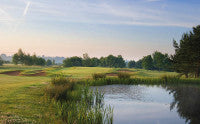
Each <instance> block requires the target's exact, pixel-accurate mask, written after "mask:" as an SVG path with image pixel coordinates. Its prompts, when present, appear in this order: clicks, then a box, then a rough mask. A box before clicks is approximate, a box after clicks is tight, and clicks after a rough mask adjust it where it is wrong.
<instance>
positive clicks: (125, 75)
mask: <svg viewBox="0 0 200 124" xmlns="http://www.w3.org/2000/svg"><path fill="white" fill-rule="evenodd" d="M117 76H118V78H119V79H130V77H131V75H130V74H129V73H127V72H119V73H118V74H117Z"/></svg>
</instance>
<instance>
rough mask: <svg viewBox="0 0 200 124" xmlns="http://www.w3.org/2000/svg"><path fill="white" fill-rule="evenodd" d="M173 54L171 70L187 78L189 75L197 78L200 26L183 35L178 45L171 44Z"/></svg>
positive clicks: (199, 55)
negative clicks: (173, 50)
mask: <svg viewBox="0 0 200 124" xmlns="http://www.w3.org/2000/svg"><path fill="white" fill-rule="evenodd" d="M173 46H174V48H175V54H174V55H173V56H172V61H173V68H174V70H175V71H176V72H179V73H182V74H184V75H185V76H186V77H189V74H192V75H194V76H195V77H196V78H198V77H199V75H200V74H199V73H200V25H198V26H196V27H193V30H192V31H190V32H188V33H184V34H183V35H182V38H181V40H180V43H179V44H178V43H177V42H176V41H175V40H174V42H173Z"/></svg>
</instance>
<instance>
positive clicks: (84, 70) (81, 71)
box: [49, 67, 115, 78]
mask: <svg viewBox="0 0 200 124" xmlns="http://www.w3.org/2000/svg"><path fill="white" fill-rule="evenodd" d="M114 70H115V69H114V68H102V67H70V68H60V69H56V68H55V70H51V69H49V73H51V74H52V73H53V74H60V73H62V74H65V75H67V76H69V77H72V78H91V76H92V74H94V73H110V72H113V71H114Z"/></svg>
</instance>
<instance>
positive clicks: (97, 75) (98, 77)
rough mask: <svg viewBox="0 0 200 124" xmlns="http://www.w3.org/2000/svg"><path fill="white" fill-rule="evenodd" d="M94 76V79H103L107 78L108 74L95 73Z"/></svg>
mask: <svg viewBox="0 0 200 124" xmlns="http://www.w3.org/2000/svg"><path fill="white" fill-rule="evenodd" d="M92 78H93V79H94V80H98V79H103V78H106V74H104V73H95V74H92Z"/></svg>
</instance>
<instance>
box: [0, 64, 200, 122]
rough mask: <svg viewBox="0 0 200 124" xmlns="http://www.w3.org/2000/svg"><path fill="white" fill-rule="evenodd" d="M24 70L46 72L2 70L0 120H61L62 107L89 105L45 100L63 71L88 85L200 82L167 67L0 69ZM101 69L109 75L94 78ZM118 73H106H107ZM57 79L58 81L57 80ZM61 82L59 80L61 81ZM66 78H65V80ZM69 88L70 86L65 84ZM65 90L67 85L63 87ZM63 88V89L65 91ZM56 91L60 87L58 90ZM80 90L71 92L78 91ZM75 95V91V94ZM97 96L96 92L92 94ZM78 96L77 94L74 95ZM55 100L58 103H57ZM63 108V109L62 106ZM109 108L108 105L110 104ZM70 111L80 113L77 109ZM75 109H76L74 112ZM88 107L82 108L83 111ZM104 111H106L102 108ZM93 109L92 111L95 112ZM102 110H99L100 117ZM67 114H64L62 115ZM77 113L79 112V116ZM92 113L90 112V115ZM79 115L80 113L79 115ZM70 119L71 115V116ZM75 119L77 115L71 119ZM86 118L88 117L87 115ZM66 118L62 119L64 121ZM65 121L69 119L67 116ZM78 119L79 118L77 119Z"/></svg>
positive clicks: (8, 68)
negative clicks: (124, 75) (52, 82)
mask: <svg viewBox="0 0 200 124" xmlns="http://www.w3.org/2000/svg"><path fill="white" fill-rule="evenodd" d="M16 70H21V71H22V72H21V73H22V74H35V73H37V71H38V70H43V71H45V72H46V73H47V76H43V77H39V76H31V77H28V76H8V75H5V74H0V123H1V121H2V123H48V122H49V123H52V122H58V123H59V121H60V120H59V117H61V115H62V114H68V113H63V111H62V110H64V109H69V108H66V107H67V106H71V108H87V107H86V106H84V104H82V105H80V106H78V105H77V104H75V103H77V101H76V100H73V101H72V102H66V103H64V104H65V105H64V104H62V105H60V103H59V102H55V101H51V100H46V99H45V97H44V96H45V95H44V93H45V92H44V91H45V90H44V89H45V88H46V87H47V86H48V85H49V83H48V82H49V81H50V80H51V78H52V76H55V75H57V74H60V73H62V74H63V75H64V76H67V77H70V78H72V79H70V80H73V81H75V82H76V83H79V84H80V83H82V84H85V83H86V84H88V85H109V84H166V83H178V84H181V85H183V84H199V83H200V79H193V78H189V79H185V78H184V77H181V78H177V77H176V76H177V75H178V74H177V73H175V72H164V71H147V70H143V69H126V68H124V69H119V68H102V67H70V68H63V67H60V66H55V67H48V68H47V67H40V66H22V65H18V66H16V65H4V66H1V67H0V73H1V72H6V71H16ZM119 72H126V73H128V75H130V78H124V79H123V78H122V79H119V78H118V77H117V74H118V73H119ZM95 73H101V74H106V78H100V79H97V80H93V79H92V74H95ZM108 73H109V74H115V75H112V76H110V75H107V74H108ZM55 82H57V81H55ZM59 82H60V81H59ZM64 82H65V81H64ZM66 88H68V87H66ZM64 90H65V89H64ZM64 90H63V91H64ZM56 92H57V91H56ZM77 92H80V91H78V90H77V91H75V92H74V91H73V92H70V93H72V94H74V95H75V94H76V93H77ZM74 95H72V96H73V97H74ZM93 96H94V97H95V95H93ZM74 98H75V97H74ZM55 103H56V104H55ZM60 107H61V108H63V109H61V108H60ZM108 109H109V108H108ZM93 110H94V109H92V108H91V109H90V112H91V113H90V114H91V117H90V118H92V117H94V115H95V114H94V113H95V111H93ZM70 111H71V116H70V115H69V116H66V117H71V118H72V115H73V114H77V109H76V110H72V109H70ZM73 112H74V113H73ZM84 112H85V109H83V110H82V114H83V113H84ZM101 112H105V111H104V110H101ZM92 113H93V114H92ZM101 114H102V113H99V114H97V115H98V116H99V118H100V116H101ZM62 117H64V116H62ZM76 117H77V116H76ZM88 117H89V116H88ZM77 118H80V120H81V116H79V117H77ZM68 120H69V119H68ZM71 120H74V119H71ZM83 120H87V119H86V118H85V119H83ZM62 121H63V120H61V121H60V123H62ZM65 122H66V120H65ZM77 122H78V121H77Z"/></svg>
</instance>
